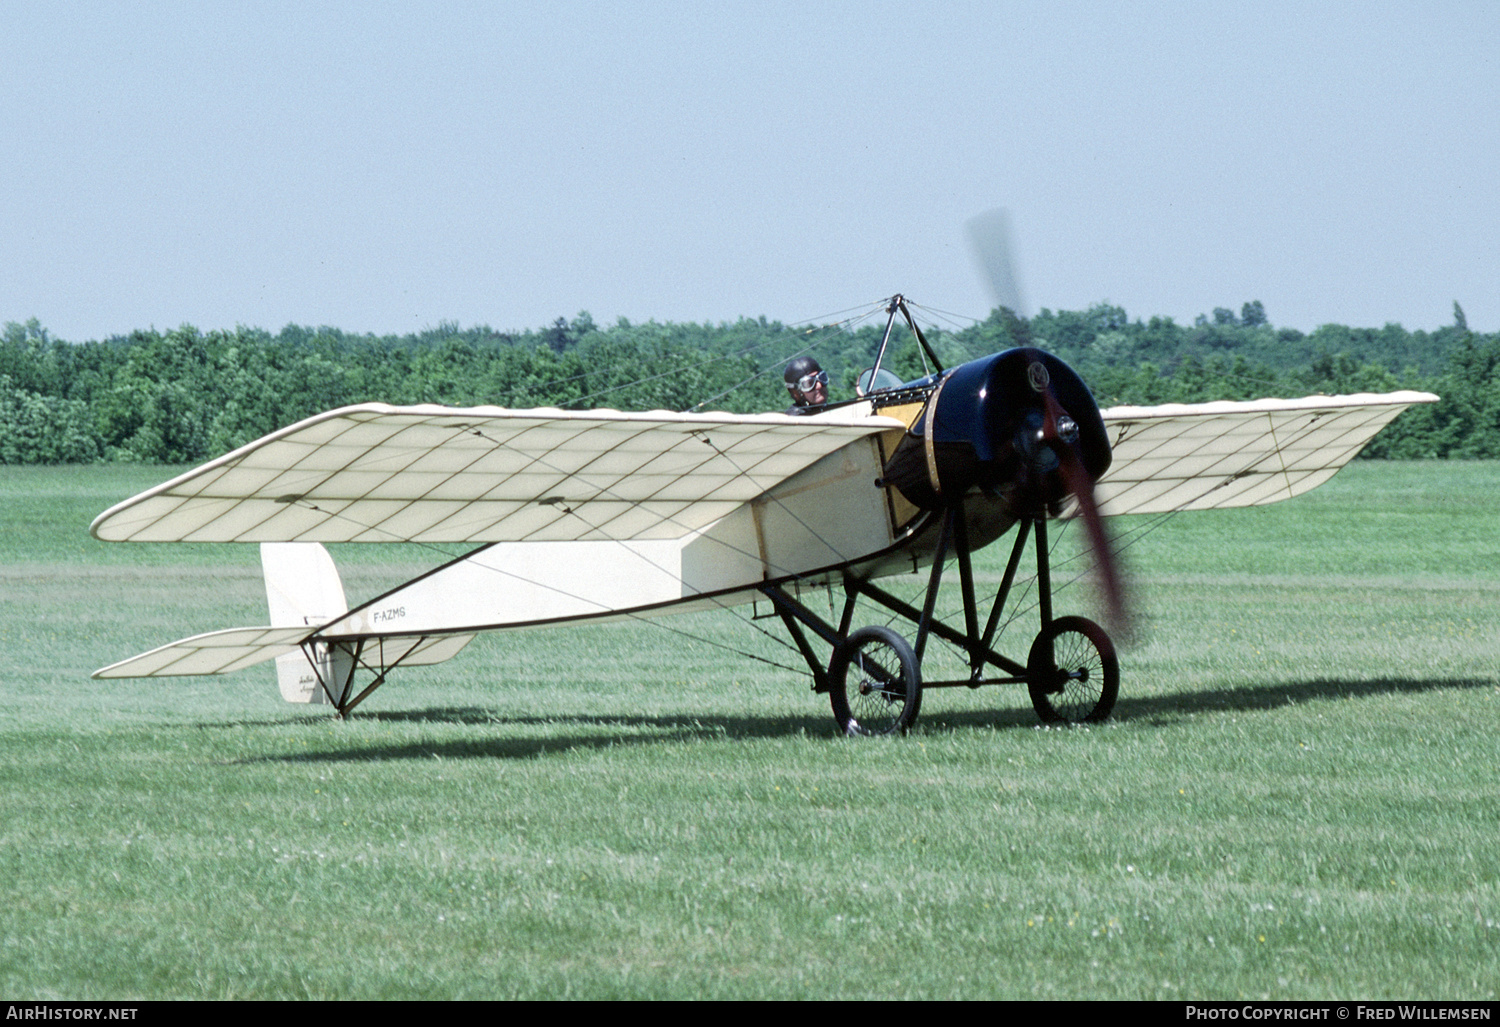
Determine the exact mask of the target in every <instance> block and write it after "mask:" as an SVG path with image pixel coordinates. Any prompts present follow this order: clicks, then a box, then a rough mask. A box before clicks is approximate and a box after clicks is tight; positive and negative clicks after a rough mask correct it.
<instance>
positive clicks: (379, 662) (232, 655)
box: [93, 627, 474, 678]
mask: <svg viewBox="0 0 1500 1027" xmlns="http://www.w3.org/2000/svg"><path fill="white" fill-rule="evenodd" d="M308 636H309V632H308V629H307V628H305V627H302V628H299V627H290V628H228V629H226V630H224V631H211V632H209V633H208V634H206V635H194V636H193V637H192V638H184V639H182V640H180V641H177V642H172V643H170V644H169V645H164V646H161V647H160V648H157V649H152V650H151V651H150V652H148V653H141V654H140V655H139V656H132V657H131V658H130V659H128V660H121V661H120V662H119V663H112V664H110V665H109V666H108V667H104V668H102V669H100V670H96V671H94V674H93V676H94V677H96V678H165V677H197V676H200V675H205V674H228V673H229V672H231V671H236V670H241V669H243V668H245V667H253V666H255V665H256V664H257V663H263V662H265V661H266V660H270V659H274V658H276V657H278V656H281V655H283V654H285V653H290V652H295V651H296V650H297V648H298V646H299V645H300V644H301V643H302V642H304V641H309V640H311V641H317V640H316V639H309V637H308ZM473 638H474V636H473V635H472V634H467V635H394V636H393V635H383V636H378V637H374V638H349V639H340V640H338V641H337V642H332V643H328V642H322V643H319V644H321V645H330V646H332V645H338V646H341V647H347V648H348V649H349V650H351V651H354V652H355V653H356V657H355V658H356V659H357V661H358V662H359V663H360V664H361V665H363V666H365V667H369V668H371V669H374V670H380V671H383V670H389V669H390V668H392V667H396V666H398V665H399V666H402V667H419V666H427V665H430V664H434V663H442V662H444V661H445V660H451V659H452V658H453V657H454V656H457V655H458V653H459V651H460V650H461V649H463V647H464V646H466V645H468V644H469V642H470V641H472V640H473Z"/></svg>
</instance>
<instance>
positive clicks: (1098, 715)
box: [761, 506, 1120, 735]
mask: <svg viewBox="0 0 1500 1027" xmlns="http://www.w3.org/2000/svg"><path fill="white" fill-rule="evenodd" d="M965 521H966V515H965V512H964V510H963V508H962V507H961V506H955V507H950V508H949V509H948V510H947V511H946V512H945V515H944V518H943V523H942V524H941V527H940V533H939V535H938V538H937V539H936V548H935V550H934V552H933V554H932V557H931V560H932V565H931V566H932V569H931V571H930V572H929V573H930V578H929V580H928V584H927V592H926V596H925V598H924V601H923V604H922V606H921V608H918V607H916V606H914V605H912V604H911V603H908V602H906V601H904V600H902V599H900V598H898V597H896V596H894V595H892V594H891V593H889V592H887V591H885V590H884V589H882V588H881V587H879V586H878V585H877V584H875V582H874V581H871V580H870V579H868V578H862V577H858V576H856V575H854V574H850V573H846V574H845V576H844V611H843V615H842V617H841V618H840V621H839V623H838V624H837V625H835V624H833V623H830V622H829V621H827V620H824V619H823V618H822V617H820V616H818V614H817V613H815V612H814V611H812V610H811V609H809V608H808V607H807V606H805V605H804V604H803V603H801V602H800V601H799V600H798V599H796V598H795V597H793V596H792V595H791V594H790V593H788V592H787V591H786V589H785V588H783V587H782V586H781V585H778V584H766V585H763V586H762V587H761V592H762V593H763V594H764V595H765V596H766V598H768V599H769V600H771V603H772V605H773V606H774V608H775V609H776V612H777V613H778V614H779V615H780V617H781V619H782V621H783V622H784V623H785V625H786V627H787V630H788V632H789V633H790V634H791V636H792V640H793V641H794V642H795V643H796V645H797V648H798V649H799V650H800V651H801V653H802V655H803V657H804V658H805V659H806V660H807V665H808V669H809V670H811V671H812V676H813V689H814V691H818V692H827V693H828V698H829V702H830V704H831V705H832V707H833V717H834V720H835V721H836V722H837V723H838V729H839V733H840V734H844V735H891V734H904V733H905V732H906V731H908V730H910V728H911V727H912V725H913V724H914V723H915V722H916V719H917V711H918V709H919V708H920V707H921V703H922V694H923V693H924V692H926V691H930V690H932V689H934V688H978V687H979V686H981V685H1006V684H1013V685H1025V686H1026V687H1027V690H1028V691H1029V692H1030V694H1031V703H1032V705H1033V706H1034V707H1035V708H1036V712H1037V716H1039V717H1041V719H1042V721H1043V722H1045V723H1049V724H1088V723H1098V722H1100V721H1102V720H1104V719H1106V718H1107V717H1108V716H1109V714H1110V711H1111V710H1113V709H1114V705H1115V698H1116V696H1118V694H1119V690H1120V664H1119V660H1118V658H1117V657H1116V656H1115V647H1114V643H1113V642H1111V641H1110V638H1109V635H1108V634H1106V633H1105V631H1104V629H1103V628H1101V627H1100V626H1099V625H1098V624H1095V623H1094V622H1093V621H1091V620H1088V619H1086V618H1083V617H1071V616H1070V617H1057V618H1054V617H1053V616H1052V581H1051V573H1050V567H1049V557H1048V545H1047V526H1046V520H1045V518H1044V517H1042V516H1035V517H1022V518H1020V520H1019V530H1018V531H1017V533H1016V539H1015V543H1014V545H1013V547H1012V549H1011V554H1010V559H1009V561H1008V562H1007V563H1006V567H1005V573H1004V576H1003V577H1002V578H1001V581H1000V586H999V588H998V590H997V591H996V593H995V598H994V602H993V603H992V605H991V608H990V612H989V616H988V618H987V619H983V618H981V610H980V609H979V604H978V603H977V602H976V595H975V592H976V588H975V576H974V571H973V567H972V566H971V563H970V559H969V555H970V554H969V542H968V528H967V525H966V523H965ZM1028 543H1031V544H1032V545H1033V547H1034V548H1035V550H1036V561H1037V579H1036V580H1037V607H1038V614H1039V619H1040V622H1041V631H1040V633H1039V634H1038V635H1037V636H1036V640H1035V641H1034V642H1033V643H1032V646H1031V651H1030V653H1029V655H1028V657H1027V660H1026V662H1025V663H1024V664H1023V663H1020V662H1018V661H1017V660H1015V659H1012V658H1010V657H1007V656H1005V655H1004V654H1002V653H1000V652H998V651H997V650H996V649H995V648H994V642H995V638H996V635H997V633H998V632H999V630H1000V620H1001V613H1002V611H1003V610H1004V607H1005V604H1006V599H1007V598H1008V596H1009V594H1010V590H1011V586H1012V584H1013V583H1014V581H1015V577H1016V572H1017V569H1018V567H1019V564H1020V562H1021V557H1022V554H1023V551H1024V549H1025V547H1026V546H1027V544H1028ZM950 554H951V556H952V557H953V559H954V560H955V562H956V563H957V564H958V572H959V582H960V586H961V589H962V593H963V604H964V611H963V627H962V629H960V628H959V627H957V626H955V625H950V624H948V623H945V622H944V621H943V620H942V619H941V618H940V617H938V616H936V615H935V608H936V599H937V593H938V588H939V586H940V585H941V581H942V575H943V567H944V564H945V563H946V561H947V560H948V558H949V556H950ZM860 600H866V601H869V602H873V603H875V604H877V605H879V606H882V607H884V608H885V609H887V610H889V611H890V612H892V613H894V614H895V615H896V616H897V617H900V618H903V619H905V620H907V621H909V622H911V623H912V624H914V625H915V626H916V634H915V636H914V641H912V642H907V640H906V639H905V638H903V637H902V636H901V635H899V634H897V633H896V632H895V631H892V630H891V629H890V628H886V627H876V626H872V627H865V628H858V629H855V630H851V625H852V623H853V618H854V612H855V606H856V604H857V603H858V602H859V601H860ZM808 632H811V633H812V634H813V635H815V636H817V638H819V639H821V640H822V641H823V642H824V643H826V644H827V645H829V646H831V647H832V648H833V657H832V659H831V660H830V661H829V662H828V663H827V664H826V665H825V664H824V663H823V661H822V658H821V657H820V654H819V651H818V649H817V647H816V646H815V645H814V644H813V639H811V638H809V637H808ZM931 638H938V639H942V640H943V641H944V642H947V643H949V645H950V646H952V647H953V648H954V649H955V650H956V651H957V652H959V653H961V654H963V655H964V656H966V657H967V660H968V664H969V667H968V675H967V676H966V677H961V678H958V679H956V680H951V681H950V680H924V679H923V677H922V659H923V653H924V652H925V651H926V648H927V643H928V641H929V639H931ZM823 651H824V652H826V651H827V650H823Z"/></svg>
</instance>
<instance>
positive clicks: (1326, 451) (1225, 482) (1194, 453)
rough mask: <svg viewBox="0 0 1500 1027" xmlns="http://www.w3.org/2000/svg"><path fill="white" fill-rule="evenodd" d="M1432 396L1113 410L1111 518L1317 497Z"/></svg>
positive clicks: (1107, 419) (1103, 490) (1104, 484)
mask: <svg viewBox="0 0 1500 1027" xmlns="http://www.w3.org/2000/svg"><path fill="white" fill-rule="evenodd" d="M1436 401H1437V397H1436V396H1434V395H1432V394H1431V393H1426V392H1392V393H1388V394H1385V395H1378V396H1377V395H1370V394H1361V395H1356V396H1309V397H1307V398H1306V399H1291V400H1287V399H1262V400H1253V401H1250V402H1222V403H1194V404H1190V405H1183V404H1172V405H1167V406H1157V407H1112V408H1110V409H1108V410H1105V411H1103V412H1102V413H1103V415H1104V424H1105V427H1106V428H1107V429H1108V431H1109V438H1110V443H1111V445H1112V446H1113V450H1114V460H1113V462H1112V463H1111V464H1110V468H1109V470H1108V471H1107V472H1106V473H1105V474H1104V476H1103V477H1102V478H1101V479H1100V480H1099V483H1098V485H1097V486H1096V488H1095V494H1096V496H1097V498H1098V500H1099V502H1100V505H1101V507H1102V508H1103V510H1104V512H1105V513H1108V514H1133V513H1164V512H1166V511H1169V510H1212V509H1220V508H1224V507H1233V506H1258V505H1261V504H1264V503H1275V502H1279V501H1280V500H1283V499H1290V498H1292V497H1293V496H1299V495H1301V494H1302V493H1304V492H1306V491H1308V490H1309V489H1313V488H1316V487H1317V486H1319V485H1321V484H1322V483H1323V482H1325V481H1327V480H1328V479H1329V478H1331V477H1333V475H1334V474H1335V473H1336V472H1337V471H1338V469H1339V468H1340V467H1343V466H1344V464H1346V463H1348V462H1349V461H1350V460H1352V459H1354V457H1355V456H1356V455H1357V454H1358V453H1359V451H1360V450H1361V449H1362V448H1364V445H1365V443H1367V442H1369V441H1370V439H1371V438H1373V437H1374V436H1375V433H1376V432H1378V431H1380V429H1381V428H1383V427H1385V426H1386V425H1387V424H1388V423H1390V421H1391V420H1392V419H1393V418H1395V417H1396V415H1397V414H1399V413H1401V412H1402V411H1403V410H1405V409H1406V408H1407V407H1409V406H1412V405H1414V404H1417V403H1433V402H1436Z"/></svg>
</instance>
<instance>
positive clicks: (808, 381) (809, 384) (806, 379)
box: [788, 371, 828, 392]
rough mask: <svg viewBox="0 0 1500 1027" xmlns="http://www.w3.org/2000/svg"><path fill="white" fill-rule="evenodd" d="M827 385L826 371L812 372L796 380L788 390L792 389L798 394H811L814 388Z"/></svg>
mask: <svg viewBox="0 0 1500 1027" xmlns="http://www.w3.org/2000/svg"><path fill="white" fill-rule="evenodd" d="M827 384H828V372H827V371H813V372H811V373H809V374H804V375H803V376H802V377H801V378H798V379H797V380H796V381H795V382H793V383H792V384H791V385H790V386H788V388H794V389H795V390H796V391H798V392H811V391H812V390H813V388H814V387H815V386H818V385H827Z"/></svg>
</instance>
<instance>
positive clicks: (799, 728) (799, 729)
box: [234, 678, 1495, 763]
mask: <svg viewBox="0 0 1500 1027" xmlns="http://www.w3.org/2000/svg"><path fill="white" fill-rule="evenodd" d="M1494 685H1495V682H1494V681H1491V680H1488V679H1480V678H1457V679H1451V678H1445V679H1437V680H1419V681H1411V680H1401V679H1393V678H1382V679H1376V680H1372V681H1330V680H1316V681H1306V682H1300V683H1288V684H1279V685H1265V686H1261V687H1255V688H1236V689H1214V690H1210V691H1199V692H1179V693H1174V694H1170V695H1163V696H1153V697H1150V698H1140V699H1130V698H1125V699H1121V700H1120V701H1119V702H1118V703H1117V704H1116V706H1115V712H1114V714H1113V716H1112V717H1111V718H1110V719H1111V721H1112V722H1120V723H1134V724H1145V725H1152V726H1165V725H1170V724H1175V723H1178V722H1180V721H1183V720H1185V719H1188V718H1190V717H1192V716H1194V715H1196V714H1200V713H1209V712H1224V711H1246V712H1250V711H1256V710H1274V709H1280V708H1282V707H1286V706H1294V705H1298V704H1300V703H1305V702H1314V701H1319V700H1323V701H1326V700H1331V699H1356V700H1357V699H1363V698H1369V697H1373V696H1379V695H1392V694H1408V695H1410V694H1420V693H1422V692H1436V691H1445V690H1452V689H1467V688H1491V687H1494ZM923 698H924V702H923V706H924V715H923V716H922V718H921V719H920V720H919V722H918V730H919V731H921V732H923V733H925V734H929V735H931V734H938V733H945V732H954V733H957V732H961V731H974V730H987V731H1004V730H1017V729H1026V730H1031V729H1034V728H1036V727H1038V726H1039V724H1038V721H1037V718H1036V714H1035V713H1034V712H1033V711H1032V709H1031V706H1030V703H1029V701H1028V700H1027V699H1026V697H1025V695H1024V693H1020V692H1018V691H1015V690H1008V691H1005V692H1002V693H997V695H996V698H997V700H998V701H997V708H996V709H993V710H955V711H952V712H948V711H945V710H943V708H942V705H941V703H942V697H941V694H940V693H935V694H932V695H928V696H924V697H923ZM1001 703H1004V705H1003V706H1001V705H1000V704H1001ZM356 716H357V717H358V719H360V720H362V721H367V722H368V721H373V722H376V723H388V724H413V723H415V724H434V725H472V726H492V727H494V728H496V729H498V730H500V731H504V730H505V729H506V728H519V729H525V730H527V731H528V732H530V733H529V734H528V735H527V736H526V737H514V736H505V735H497V736H495V737H489V738H471V739H451V740H443V741H438V740H432V741H419V742H406V743H401V744H392V745H377V746H364V747H357V748H329V749H326V750H323V751H314V752H307V753H298V754H296V755H278V756H265V757H257V758H254V759H248V760H236V761H234V762H236V763H279V762H289V763H305V762H333V763H339V762H359V761H386V760H428V759H509V760H518V759H532V758H535V757H538V756H542V755H544V754H546V753H556V752H566V751H573V750H597V749H608V748H612V747H617V746H626V745H658V744H662V743H681V742H685V741H692V740H699V741H712V740H720V739H756V738H786V737H790V736H795V735H806V736H809V737H813V738H829V739H833V738H834V736H835V728H834V725H833V721H832V717H831V715H826V714H825V715H821V716H818V715H813V714H811V713H810V714H808V715H806V716H800V715H799V716H777V717H754V716H734V717H701V716H699V717H693V716H687V715H683V716H629V715H626V716H620V715H590V714H580V713H566V714H558V715H555V716H540V715H535V714H525V715H512V714H506V713H504V712H501V711H497V710H494V709H488V708H485V707H478V706H450V707H443V706H439V707H429V708H427V709H420V710H384V711H370V712H367V713H362V714H357V715H356ZM306 723H308V724H309V725H312V724H318V723H320V722H319V721H307V722H306ZM234 726H236V727H244V726H246V725H245V724H244V723H243V722H241V723H237V724H236V725H234ZM569 727H583V728H586V729H587V731H586V733H579V732H569V731H567V730H566V729H567V728H569ZM536 729H544V730H546V729H553V730H546V733H545V734H543V735H542V736H540V737H538V736H537V735H536V734H535V733H534V732H535V730H536Z"/></svg>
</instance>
